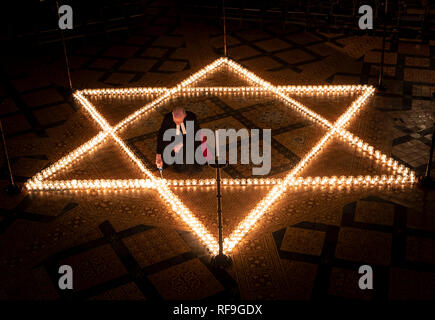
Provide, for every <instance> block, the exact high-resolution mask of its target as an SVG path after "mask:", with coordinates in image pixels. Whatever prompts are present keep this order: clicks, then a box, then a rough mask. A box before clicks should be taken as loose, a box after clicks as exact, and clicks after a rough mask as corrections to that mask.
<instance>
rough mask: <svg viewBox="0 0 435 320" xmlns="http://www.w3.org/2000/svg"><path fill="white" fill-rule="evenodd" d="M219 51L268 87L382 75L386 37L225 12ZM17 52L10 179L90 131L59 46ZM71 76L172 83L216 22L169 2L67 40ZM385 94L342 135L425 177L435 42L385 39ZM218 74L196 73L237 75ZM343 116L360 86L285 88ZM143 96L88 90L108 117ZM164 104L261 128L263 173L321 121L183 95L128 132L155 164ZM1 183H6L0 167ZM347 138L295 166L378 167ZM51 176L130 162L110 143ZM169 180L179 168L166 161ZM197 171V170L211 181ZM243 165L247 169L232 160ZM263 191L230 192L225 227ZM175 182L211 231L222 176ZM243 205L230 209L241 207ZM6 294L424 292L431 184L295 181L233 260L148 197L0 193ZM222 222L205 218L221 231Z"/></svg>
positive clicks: (214, 80) (330, 170) (7, 79)
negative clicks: (266, 144) (367, 275)
mask: <svg viewBox="0 0 435 320" xmlns="http://www.w3.org/2000/svg"><path fill="white" fill-rule="evenodd" d="M228 32H229V35H228V44H229V47H228V52H229V56H230V57H231V58H233V59H234V60H236V61H238V62H239V63H241V64H242V65H244V66H246V67H248V68H249V69H251V70H252V71H253V72H255V73H257V74H259V75H260V76H262V77H264V78H265V79H267V80H269V81H271V82H273V83H276V84H325V83H330V84H342V83H346V84H347V83H352V84H358V83H362V84H366V83H369V84H375V83H376V81H377V75H378V72H379V65H380V46H381V39H380V38H379V37H375V36H345V35H342V34H323V33H320V32H305V31H304V30H302V29H300V28H298V27H291V26H287V28H286V29H285V30H282V29H281V27H280V26H278V27H277V26H274V25H265V26H264V27H263V28H262V29H258V27H256V26H254V25H248V24H246V23H245V25H243V26H240V25H238V24H234V25H233V24H231V23H229V25H228ZM42 50H43V49H41V52H38V53H35V55H34V56H30V55H29V54H28V53H25V52H23V53H22V54H21V55H19V56H17V57H14V58H10V60H9V61H8V63H6V64H4V65H3V66H2V68H1V69H0V77H1V82H2V85H1V87H0V100H1V101H2V105H1V108H0V118H1V121H2V123H3V126H4V129H5V134H6V139H7V143H8V150H9V154H10V157H11V161H12V168H13V171H14V173H15V175H16V179H17V181H18V182H19V183H23V182H24V181H25V180H26V179H27V178H28V177H30V176H32V175H33V174H35V173H36V172H38V171H39V170H40V169H42V168H44V167H46V166H47V165H49V164H50V163H52V162H54V161H56V160H57V159H59V158H60V157H61V156H63V155H65V154H66V153H67V152H69V151H70V150H72V149H73V148H74V147H76V146H78V145H80V144H81V143H83V142H85V141H87V140H88V139H89V138H91V137H92V136H93V135H95V134H96V133H97V132H98V127H97V126H96V125H95V123H94V122H93V120H92V119H90V118H89V116H87V115H86V114H85V113H84V112H83V110H81V109H80V106H79V105H77V104H75V103H74V102H73V100H72V99H71V95H70V93H68V90H67V89H66V88H67V84H66V83H67V82H66V77H65V73H64V70H65V65H64V60H63V56H62V51H61V48H57V49H56V50H51V51H47V52H45V51H42ZM68 52H69V55H70V62H71V74H72V83H73V86H74V87H75V88H101V87H120V86H172V85H174V84H176V83H177V82H179V81H180V80H182V79H184V78H185V77H187V76H188V75H190V74H191V73H192V72H194V71H196V70H198V69H199V68H201V67H202V66H204V65H205V64H207V63H209V62H211V61H213V60H214V59H216V58H217V57H219V56H220V55H221V54H222V52H223V48H222V32H221V30H220V28H219V27H218V26H216V25H214V24H212V23H210V22H201V21H199V22H193V21H182V20H180V19H179V17H177V16H176V15H175V13H174V12H173V11H172V10H171V9H170V7H168V6H166V5H165V4H164V3H163V4H159V2H156V3H155V4H154V5H153V6H151V7H150V8H149V11H148V12H147V15H146V18H145V19H144V20H143V22H142V24H140V25H139V26H138V28H134V29H133V30H130V32H128V33H120V34H116V33H114V34H111V38H110V39H109V40H103V39H96V40H95V39H92V40H86V39H85V40H80V41H76V42H72V43H69V45H68ZM385 62H386V65H385V84H386V87H387V91H386V92H382V93H377V94H376V95H375V97H374V98H372V99H371V100H370V101H369V103H368V105H367V106H366V108H365V109H364V110H363V111H362V112H361V113H360V114H359V115H358V118H356V119H355V120H353V121H352V123H351V125H350V127H349V130H350V131H351V132H353V133H355V134H357V135H358V136H360V137H361V138H363V139H364V140H367V141H368V142H370V143H371V144H372V145H374V146H376V147H377V148H379V149H381V150H383V151H384V152H385V153H387V154H391V155H392V157H394V158H396V159H397V160H398V161H400V162H401V163H405V164H407V165H409V166H410V167H412V168H413V169H415V170H416V171H417V173H419V174H421V173H423V172H424V169H425V163H426V161H427V158H428V153H429V146H430V141H431V135H432V131H433V123H434V113H433V112H434V106H433V100H431V97H432V95H433V93H434V92H435V42H434V40H432V41H430V42H429V43H421V42H418V41H416V40H415V39H398V41H392V40H391V39H390V38H388V39H387V52H386V55H385ZM238 81H239V80H238V79H236V78H234V77H232V76H231V75H228V74H227V73H225V70H222V72H221V73H217V74H216V76H214V77H211V78H210V79H208V80H206V81H204V82H202V83H200V84H198V85H223V84H227V83H232V84H236V85H237V84H239V82H238ZM294 98H295V99H299V100H300V101H301V102H303V103H305V104H306V105H308V106H309V107H311V108H312V109H313V110H315V111H316V112H318V113H320V114H322V115H323V116H324V117H326V118H328V119H330V120H333V119H335V118H337V117H338V116H339V115H340V114H341V112H342V111H343V110H344V108H346V106H347V105H348V104H349V103H350V102H351V101H352V99H353V98H354V97H294ZM146 101H147V100H146V99H144V98H141V99H124V100H119V99H99V100H97V99H95V101H93V102H94V103H95V105H96V106H97V108H98V109H99V111H100V112H101V113H102V114H103V115H104V116H106V117H107V119H108V120H109V122H110V123H111V124H114V123H116V122H118V121H119V120H120V119H122V118H123V117H124V116H125V115H127V114H129V113H130V112H132V111H133V110H135V109H136V108H137V107H138V106H141V105H143V104H144V103H146ZM173 104H177V105H184V106H186V108H188V109H189V110H192V111H194V112H196V114H197V115H198V117H199V119H200V121H201V125H202V126H203V127H208V128H217V127H219V128H225V127H227V128H235V129H238V128H243V127H245V128H271V129H272V170H271V173H270V176H274V177H277V176H282V175H283V174H284V173H285V172H286V171H287V170H289V169H290V168H292V167H293V166H294V165H295V164H296V163H297V162H298V161H299V160H300V158H301V157H303V155H304V154H305V153H306V152H307V151H308V150H309V149H310V148H311V147H312V146H313V145H314V144H315V143H316V141H317V140H318V139H319V138H320V137H321V136H322V134H324V129H323V128H321V127H316V125H315V124H314V123H311V122H310V121H309V120H307V119H305V118H304V117H302V116H300V115H299V114H297V113H295V112H292V111H290V110H289V109H288V108H286V107H285V106H283V104H282V102H280V101H277V100H276V99H274V98H273V97H271V96H268V95H256V96H249V97H240V96H234V97H228V96H222V95H209V96H199V97H195V98H186V97H177V98H176V99H175V100H173V101H171V102H169V103H168V104H166V105H163V106H162V107H161V108H160V109H158V110H156V111H153V112H151V113H150V115H149V117H147V118H146V119H143V120H140V121H138V122H136V123H135V124H134V125H132V126H131V127H128V128H126V129H125V130H123V131H122V133H121V136H122V138H124V139H126V141H127V143H128V144H129V146H130V147H131V148H133V149H134V150H135V151H136V152H137V153H138V154H139V155H140V156H141V157H142V159H143V160H144V162H145V163H146V164H147V165H150V166H151V165H152V162H153V157H154V153H153V152H154V148H155V134H156V130H157V129H158V126H159V122H160V121H161V119H162V115H163V114H164V113H165V112H168V111H169V110H170V109H171V107H172V105H173ZM1 169H2V170H1V182H0V186H1V187H3V186H4V185H6V183H7V175H6V165H5V163H4V161H3V160H2V163H1ZM383 170H384V168H382V167H377V166H374V165H373V164H372V163H371V162H370V161H368V160H366V159H364V158H362V157H360V156H359V154H358V153H356V152H355V150H353V149H351V148H349V147H347V146H346V145H344V144H342V143H341V142H339V141H332V142H331V144H330V145H328V147H327V148H326V149H325V150H324V152H323V153H322V154H321V155H320V156H319V159H318V160H317V162H315V163H313V164H312V165H311V166H309V167H308V168H307V169H306V171H304V172H303V175H342V174H343V175H359V174H367V173H377V174H383V173H384V171H383ZM62 175H63V176H61V175H59V177H64V178H73V177H75V178H79V177H92V178H132V177H138V176H140V173H139V172H138V171H137V169H136V168H135V167H133V166H132V165H131V163H130V162H129V161H128V159H127V158H126V156H125V155H124V154H122V153H121V152H120V151H119V150H118V149H117V147H116V145H115V144H114V143H111V142H107V143H106V144H104V145H103V146H102V147H101V149H98V150H96V151H95V152H94V153H93V154H92V156H90V157H89V158H88V159H83V160H82V161H81V162H80V163H79V165H77V166H75V167H74V168H71V170H68V171H66V172H65V173H63V174H62ZM165 175H166V177H168V178H170V177H176V176H177V174H175V173H173V172H170V171H168V172H167V173H165ZM213 175H214V171H213V170H211V169H210V168H205V169H204V170H203V172H201V173H200V174H197V175H196V177H212V176H213ZM224 175H225V176H226V177H249V176H250V175H251V166H249V165H245V166H242V165H233V166H228V167H227V168H225V171H224ZM267 191H268V187H256V188H253V189H247V188H238V189H236V188H231V187H225V188H224V189H223V208H224V226H225V229H224V235H226V234H228V233H230V232H231V231H232V229H233V228H234V227H235V226H236V224H237V223H238V222H239V221H240V220H241V219H242V218H243V216H244V214H246V212H247V211H248V210H249V209H250V208H252V207H253V206H254V205H255V203H256V202H257V201H258V200H259V199H260V198H261V197H262V196H263V195H264V194H266V192H267ZM176 193H177V194H178V195H179V196H180V198H181V199H182V200H183V201H184V202H185V203H186V205H187V206H188V207H189V208H191V209H192V211H193V212H195V213H196V214H197V216H198V217H199V218H200V219H201V220H202V221H203V222H204V224H205V225H206V227H207V228H208V229H209V230H210V231H211V232H212V233H213V234H216V232H217V230H216V229H217V224H216V217H215V189H214V188H208V189H200V190H195V189H194V188H192V189H183V190H180V189H179V190H176ZM235 204H237V205H235ZM0 208H1V209H0V252H1V255H0V298H1V299H32V300H33V299H36V300H44V299H66V300H68V299H79V300H88V299H89V300H101V299H103V300H107V299H110V300H112V299H115V300H126V299H127V300H141V299H146V300H150V299H194V300H197V299H201V300H204V301H216V300H219V299H223V298H226V299H233V300H239V299H298V300H300V299H303V300H305V299H319V300H325V299H337V300H341V299H355V300H387V299H426V300H427V299H434V298H435V291H434V288H435V272H434V270H435V201H434V193H433V191H423V190H421V189H419V188H418V187H414V188H407V189H403V190H360V189H353V190H347V191H346V190H341V191H337V190H335V191H331V190H314V191H313V190H304V189H300V190H295V191H292V192H289V193H288V194H286V195H285V197H283V198H282V199H280V200H279V202H278V203H277V204H276V205H274V206H273V207H272V208H271V209H270V210H269V211H268V212H267V213H266V214H265V216H264V217H263V218H262V219H261V221H260V222H259V223H258V225H257V226H256V227H255V229H254V230H253V231H252V232H251V233H250V234H249V235H248V236H247V237H246V238H245V239H244V240H243V241H242V242H241V243H240V244H239V245H238V246H237V247H236V249H235V251H234V253H233V255H232V258H233V262H234V263H233V265H232V267H231V268H229V269H227V270H225V271H222V270H216V269H214V268H213V267H212V266H211V265H210V261H209V260H210V257H209V256H208V255H207V253H206V251H205V250H204V248H203V247H202V246H201V244H200V243H199V242H198V240H197V239H196V238H195V236H194V235H193V234H192V233H191V231H190V230H189V228H188V226H186V225H185V224H184V223H183V222H182V221H181V220H180V219H178V218H176V217H175V216H174V215H173V214H172V213H171V211H170V210H169V208H167V207H166V206H165V205H164V204H163V203H162V202H161V201H160V199H159V197H158V195H157V194H156V193H155V192H152V191H148V192H133V191H131V192H118V193H107V194H103V193H94V192H90V193H78V192H77V193H68V192H63V193H22V194H20V195H18V196H14V197H9V196H6V195H4V194H0ZM213 230H214V231H213ZM62 264H69V265H71V266H72V267H73V270H74V290H72V291H68V292H67V291H62V290H59V289H58V286H57V282H58V276H59V275H58V272H57V270H58V268H59V266H60V265H62ZM363 264H369V265H370V266H372V268H373V270H374V288H375V289H374V290H371V291H368V290H366V291H362V290H360V289H359V288H358V278H359V276H360V275H359V274H358V268H359V266H361V265H363Z"/></svg>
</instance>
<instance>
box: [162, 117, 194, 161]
mask: <svg viewBox="0 0 435 320" xmlns="http://www.w3.org/2000/svg"><path fill="white" fill-rule="evenodd" d="M186 121H194V130H195V135H196V132H197V131H198V130H199V129H200V126H199V122H198V120H197V119H196V115H195V114H194V113H193V112H190V111H186V117H185V118H184V121H183V123H184V126H185V127H186ZM176 127H177V125H176V124H175V122H174V120H173V119H172V112H169V113H167V114H166V115H165V117H164V118H163V121H162V124H161V126H160V129H159V132H158V134H157V150H156V153H158V154H161V155H163V150H164V149H165V147H166V146H167V145H168V144H170V143H171V142H173V141H174V139H172V140H171V141H163V134H164V133H165V131H166V130H167V129H171V128H173V129H175V128H176ZM185 139H186V137H185V135H183V143H184V144H185ZM200 144H201V142H200V141H195V143H194V145H195V150H196V148H197V146H199V145H200ZM183 149H185V148H183Z"/></svg>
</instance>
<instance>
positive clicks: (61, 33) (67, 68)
mask: <svg viewBox="0 0 435 320" xmlns="http://www.w3.org/2000/svg"><path fill="white" fill-rule="evenodd" d="M56 6H57V16H58V18H59V19H60V15H59V2H58V1H57V0H56ZM59 30H60V38H61V39H62V44H63V53H64V55H65V64H66V72H67V76H68V83H69V88H70V90H71V92H72V90H73V89H72V88H73V86H72V81H71V73H70V71H69V60H68V55H67V52H66V45H65V38H64V36H63V31H62V30H61V29H59Z"/></svg>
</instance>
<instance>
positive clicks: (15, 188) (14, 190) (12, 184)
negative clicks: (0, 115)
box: [0, 121, 21, 194]
mask: <svg viewBox="0 0 435 320" xmlns="http://www.w3.org/2000/svg"><path fill="white" fill-rule="evenodd" d="M0 131H1V138H2V150H3V156H4V158H5V161H6V163H7V166H8V173H9V185H8V186H6V188H5V189H4V191H5V192H6V193H7V194H17V193H20V192H21V189H20V187H18V186H17V185H16V184H15V182H14V176H13V175H12V168H11V163H10V162H9V156H8V150H7V148H6V140H5V135H4V134H3V126H2V123H1V121H0Z"/></svg>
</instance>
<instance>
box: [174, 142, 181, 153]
mask: <svg viewBox="0 0 435 320" xmlns="http://www.w3.org/2000/svg"><path fill="white" fill-rule="evenodd" d="M181 147H183V144H182V143H179V144H177V145H176V146H175V147H174V149H173V150H174V152H176V153H177V152H178V151H180V149H181Z"/></svg>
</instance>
